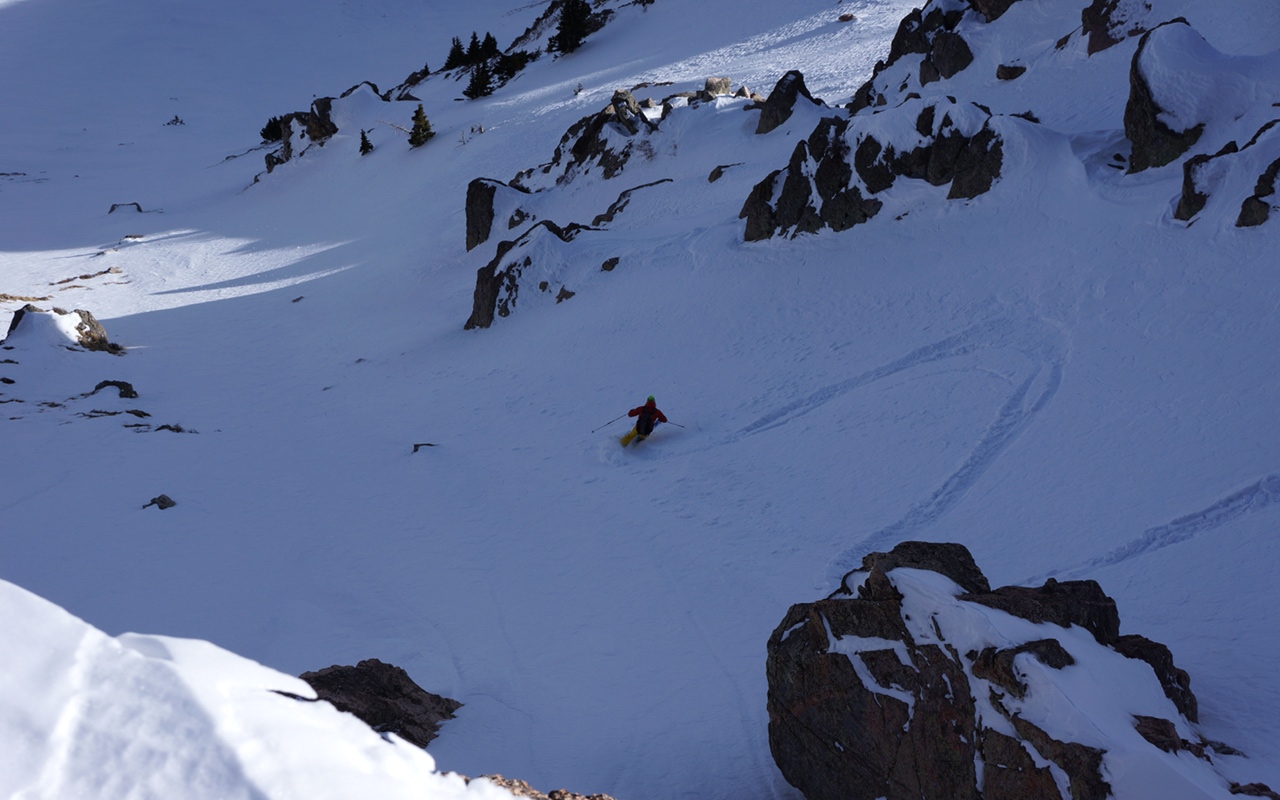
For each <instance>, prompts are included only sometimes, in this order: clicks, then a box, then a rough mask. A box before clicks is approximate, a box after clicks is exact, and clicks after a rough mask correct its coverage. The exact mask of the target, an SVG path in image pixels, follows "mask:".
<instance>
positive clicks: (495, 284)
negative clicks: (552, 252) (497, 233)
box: [463, 220, 590, 330]
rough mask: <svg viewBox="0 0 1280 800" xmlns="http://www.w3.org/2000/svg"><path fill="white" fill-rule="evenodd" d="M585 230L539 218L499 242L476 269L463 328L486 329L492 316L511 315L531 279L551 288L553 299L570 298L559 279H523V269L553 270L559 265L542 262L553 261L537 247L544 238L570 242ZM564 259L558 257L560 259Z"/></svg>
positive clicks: (541, 287)
mask: <svg viewBox="0 0 1280 800" xmlns="http://www.w3.org/2000/svg"><path fill="white" fill-rule="evenodd" d="M584 230H590V229H589V228H588V227H587V226H585V225H579V224H577V223H570V224H568V225H566V226H564V227H560V226H559V225H557V224H555V223H554V222H552V221H551V220H542V221H541V222H537V223H535V224H534V225H533V226H532V227H530V228H529V230H527V231H525V232H524V233H523V234H521V235H520V236H519V237H517V238H516V239H513V240H509V241H503V242H499V243H498V250H497V253H496V254H495V255H494V257H493V259H492V260H491V261H490V262H489V263H488V264H486V265H484V266H483V267H481V268H480V269H479V270H478V271H477V274H476V288H475V292H474V293H473V295H472V303H471V316H470V317H469V318H468V319H467V322H466V324H465V325H464V326H463V327H464V329H466V330H471V329H473V328H487V327H489V326H490V325H492V324H493V320H494V317H495V316H497V317H505V316H508V315H510V314H511V312H512V311H514V310H515V307H516V303H517V301H518V300H519V298H520V296H521V293H522V288H525V289H527V288H528V286H527V284H529V283H530V282H532V283H534V285H535V286H536V287H537V289H538V291H541V292H546V293H552V290H553V289H554V290H555V291H554V292H553V296H554V297H556V298H557V300H556V302H560V301H562V300H565V299H568V298H569V297H572V296H573V294H574V293H573V292H571V291H567V290H566V288H565V287H564V285H563V283H560V282H559V281H557V282H556V283H555V285H553V283H552V281H551V280H537V279H536V278H534V279H531V280H525V281H523V282H522V280H521V279H522V278H523V277H525V273H526V272H528V271H531V269H533V268H535V267H540V268H542V269H544V270H547V269H550V270H552V271H554V267H555V266H558V265H552V264H547V263H543V262H549V261H552V259H551V258H550V257H548V254H547V251H546V249H545V248H540V246H541V245H543V244H544V243H545V240H546V238H547V237H551V238H552V240H553V241H558V242H560V243H562V244H563V243H568V242H571V241H573V239H574V237H576V236H577V235H578V234H579V233H581V232H582V231H584ZM531 249H532V252H531ZM535 252H536V253H537V254H538V256H539V258H538V259H537V262H535V259H534V253H535ZM563 260H564V259H560V261H561V262H562V261H563ZM544 274H546V273H545V272H544Z"/></svg>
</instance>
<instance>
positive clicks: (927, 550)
mask: <svg viewBox="0 0 1280 800" xmlns="http://www.w3.org/2000/svg"><path fill="white" fill-rule="evenodd" d="M899 567H910V568H911V569H927V570H929V571H930V572H936V573H938V574H939V575H946V576H947V577H948V578H950V579H951V580H953V581H955V582H956V585H958V586H960V587H961V588H963V589H964V590H965V591H966V592H972V593H976V594H985V593H987V592H990V591H991V584H990V583H988V582H987V576H986V575H983V574H982V570H981V569H979V568H978V565H977V563H976V562H975V561H974V560H973V555H972V554H971V553H970V552H969V548H967V547H965V546H964V545H962V544H951V543H948V542H903V543H901V544H899V545H898V546H897V547H895V548H893V549H892V550H890V551H889V552H888V553H868V554H867V555H865V556H863V557H862V566H861V567H859V568H858V569H857V570H855V572H888V571H890V570H894V569H898V568H899ZM850 574H853V573H850ZM845 577H846V578H847V577H848V576H847V575H846V576H845Z"/></svg>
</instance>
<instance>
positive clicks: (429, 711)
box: [299, 658, 462, 747]
mask: <svg viewBox="0 0 1280 800" xmlns="http://www.w3.org/2000/svg"><path fill="white" fill-rule="evenodd" d="M299 677H301V678H302V680H304V681H306V682H307V683H309V684H310V685H311V688H312V689H314V690H315V692H316V696H317V697H318V698H319V699H320V700H326V701H328V702H330V703H332V704H333V705H334V706H335V707H336V708H337V709H338V710H339V711H346V712H348V713H351V714H354V715H355V716H356V717H358V718H359V719H360V720H361V721H363V722H364V723H365V724H366V725H368V726H369V727H371V728H373V729H374V730H375V731H377V732H379V733H394V734H397V735H399V736H400V737H401V738H403V739H404V740H406V741H408V742H411V743H412V744H415V745H417V746H418V747H426V746H427V744H428V743H429V742H430V741H431V740H432V739H434V738H436V735H437V733H438V732H439V730H440V724H441V723H442V722H444V721H445V720H449V719H453V717H454V713H453V712H455V711H457V710H458V709H459V708H461V707H462V704H461V703H459V702H458V701H457V700H451V699H449V698H447V697H441V696H440V695H438V694H432V693H431V692H428V691H426V690H425V689H423V688H422V687H421V686H419V685H418V684H416V683H414V682H413V679H412V678H410V677H409V674H408V673H407V672H405V671H404V670H403V669H401V668H400V667H396V666H393V665H391V664H386V663H383V662H382V661H379V660H378V659H376V658H370V659H366V660H364V661H361V662H360V663H359V664H357V665H356V666H354V667H349V666H332V667H326V668H324V669H322V670H318V671H316V672H304V673H302V675H300V676H299Z"/></svg>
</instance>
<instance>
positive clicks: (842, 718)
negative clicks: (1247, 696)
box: [766, 542, 1221, 800]
mask: <svg viewBox="0 0 1280 800" xmlns="http://www.w3.org/2000/svg"><path fill="white" fill-rule="evenodd" d="M928 573H935V574H936V575H935V577H933V578H929V577H925V576H926V575H927V574H928ZM945 579H949V581H950V582H949V583H946V582H945ZM939 581H944V583H939ZM944 585H951V586H954V589H952V590H951V591H952V592H953V593H952V594H948V593H947V591H946V590H944V589H943V588H942V587H943V586H944ZM975 604H980V605H982V606H986V607H988V608H997V609H1000V610H1001V611H1004V612H1006V613H1007V614H1009V615H1012V618H1017V619H1018V620H1026V621H1030V622H1034V623H1048V624H1045V625H1041V626H1040V627H1039V628H1038V629H1037V632H1038V633H1043V634H1050V635H1049V636H1043V637H1042V638H1039V639H1033V640H1027V641H1021V642H1019V641H1018V640H1017V639H1013V640H1012V641H1010V639H1009V636H1010V635H1011V633H1012V632H1013V631H1026V630H1027V628H1026V627H1025V625H1026V623H1025V622H1021V621H1016V620H1014V621H1008V622H998V620H1001V619H1002V620H1011V617H1005V616H1000V617H993V616H990V615H991V614H993V613H994V612H991V611H983V610H980V609H979V608H978V607H977V606H976V605H975ZM968 609H972V610H968ZM988 625H990V626H994V627H992V628H991V629H990V631H989V632H988V631H987V630H986V628H985V626H988ZM1072 625H1080V626H1083V627H1084V628H1086V629H1087V630H1088V631H1090V632H1091V633H1092V634H1093V636H1094V637H1095V639H1097V643H1094V642H1091V641H1089V639H1088V638H1087V637H1086V638H1081V637H1080V636H1078V635H1075V634H1071V635H1068V628H1069V627H1070V626H1072ZM1118 630H1119V616H1118V614H1117V613H1116V611H1115V603H1114V601H1112V600H1111V598H1109V597H1107V596H1106V595H1105V594H1104V593H1103V592H1102V590H1101V587H1099V586H1098V585H1097V583H1095V582H1093V581H1063V582H1057V581H1048V582H1046V584H1045V585H1044V586H1042V587H1040V588H1029V587H1002V588H1000V589H996V590H994V591H992V590H990V588H989V584H988V582H987V579H986V577H985V576H984V575H983V574H982V572H981V571H980V570H979V569H978V567H977V565H976V564H975V563H974V561H973V558H972V556H971V555H970V554H969V552H968V550H967V549H966V548H964V547H963V546H961V545H957V544H937V543H926V542H906V543H903V544H900V545H898V546H897V547H895V548H894V549H893V550H892V551H890V552H889V553H872V554H869V555H867V556H866V557H865V558H864V559H863V562H862V566H861V568H860V569H858V570H855V571H853V572H851V573H849V575H846V576H845V580H844V582H843V584H842V587H841V590H840V591H838V592H836V593H835V594H833V595H832V596H830V597H828V598H827V599H825V600H818V601H816V602H813V603H805V604H799V605H795V606H792V607H791V608H790V609H789V610H788V611H787V613H786V615H785V617H784V618H783V620H782V622H781V623H780V624H779V625H778V627H777V628H776V629H775V630H774V632H773V635H772V636H771V637H770V639H769V644H768V661H767V665H766V672H767V676H768V682H769V693H768V710H769V743H770V749H771V750H772V752H773V755H774V759H775V761H776V762H777V763H778V767H779V769H780V770H781V771H782V774H783V776H784V777H785V778H786V779H787V780H788V781H789V782H790V783H791V784H792V785H793V786H796V787H797V788H798V789H800V791H801V792H803V793H804V795H805V797H806V798H808V800H875V799H879V798H885V799H887V800H907V799H908V798H910V800H944V799H945V800H953V799H954V798H961V799H962V800H1105V798H1108V797H1109V796H1110V795H1111V793H1112V788H1113V787H1112V786H1111V785H1110V783H1109V777H1108V776H1109V774H1110V773H1109V770H1108V769H1107V767H1106V766H1105V759H1106V757H1107V750H1106V749H1104V748H1101V747H1097V746H1094V742H1096V738H1095V739H1091V740H1090V743H1089V744H1085V743H1081V742H1076V741H1072V740H1071V736H1072V733H1071V731H1074V730H1079V729H1080V727H1079V726H1080V725H1081V724H1084V725H1085V727H1088V723H1082V721H1081V720H1079V719H1077V720H1076V721H1074V722H1063V723H1062V725H1063V727H1062V730H1061V731H1054V730H1051V729H1049V728H1048V727H1046V724H1053V723H1054V720H1055V718H1056V717H1057V714H1058V712H1056V711H1055V712H1053V713H1052V714H1051V715H1050V716H1049V717H1048V718H1045V717H1044V714H1045V710H1046V709H1047V708H1052V709H1056V708H1058V707H1059V704H1061V703H1062V702H1064V700H1065V702H1066V703H1067V704H1068V706H1069V705H1070V703H1071V702H1072V701H1071V700H1070V698H1069V696H1068V697H1066V698H1060V697H1059V696H1058V695H1057V694H1054V692H1059V691H1066V692H1070V691H1071V689H1069V688H1067V687H1071V686H1072V685H1074V682H1075V678H1073V677H1072V676H1071V675H1069V674H1067V672H1066V671H1068V670H1075V669H1080V668H1081V667H1080V666H1079V661H1080V659H1081V658H1084V657H1087V659H1088V663H1091V664H1094V665H1097V664H1100V663H1110V662H1108V661H1107V660H1108V659H1113V660H1114V659H1118V658H1120V657H1119V656H1117V655H1116V653H1114V652H1111V650H1110V649H1109V647H1108V646H1109V645H1111V646H1116V645H1118V647H1117V650H1121V651H1126V652H1123V653H1122V655H1127V653H1130V652H1131V653H1134V654H1135V655H1136V656H1137V657H1139V658H1141V659H1142V660H1144V661H1147V662H1148V663H1152V661H1156V662H1159V661H1160V658H1159V657H1162V656H1163V655H1165V654H1167V653H1168V650H1167V648H1162V651H1163V652H1161V653H1159V654H1158V656H1159V657H1153V656H1151V655H1150V650H1151V648H1150V647H1149V646H1148V644H1146V643H1147V642H1148V640H1145V639H1141V637H1136V639H1134V638H1131V637H1120V636H1119V634H1118ZM1054 631H1058V632H1059V633H1058V634H1056V635H1054V633H1053V632H1054ZM1018 635H1025V634H1018ZM1137 639H1141V642H1138V641H1137ZM991 641H996V642H1008V643H1009V644H1008V645H991V644H986V643H989V642H991ZM965 642H968V643H970V644H965ZM975 642H976V643H978V644H977V646H976V647H973V649H969V650H967V651H966V652H964V653H962V652H961V650H965V649H966V648H967V647H970V646H971V645H972V644H973V643H975ZM956 643H959V644H960V645H961V646H960V647H957V644H956ZM1149 644H1150V645H1155V643H1149ZM1155 647H1157V648H1159V647H1161V646H1159V645H1155ZM1069 648H1070V649H1069ZM1168 666H1170V667H1172V661H1171V660H1170V661H1169V664H1168ZM1094 669H1095V670H1096V666H1095V667H1094ZM1174 669H1176V668H1174ZM1059 671H1062V675H1063V677H1062V678H1060V679H1054V678H1050V677H1049V676H1051V675H1054V674H1057V673H1058V672H1059ZM1131 671H1132V670H1127V672H1131ZM1159 671H1160V669H1159V668H1157V672H1159ZM1033 674H1034V676H1035V678H1036V679H1035V680H1032V679H1031V677H1032V676H1033ZM1184 674H1185V673H1184ZM1132 680H1133V678H1132V677H1129V678H1128V679H1127V681H1128V682H1126V683H1125V684H1124V685H1123V688H1119V687H1118V688H1117V691H1123V692H1126V693H1128V692H1131V691H1135V690H1134V689H1133V688H1132ZM1046 681H1048V682H1049V685H1051V686H1055V687H1057V688H1054V689H1050V690H1049V692H1050V694H1051V695H1052V696H1051V697H1046V696H1043V694H1042V695H1041V696H1039V698H1038V696H1037V692H1041V693H1043V692H1044V691H1045V690H1044V688H1043V687H1044V686H1045V685H1046ZM1054 681H1059V682H1058V683H1054ZM1084 691H1090V692H1092V691H1095V689H1093V688H1089V689H1086V690H1084ZM1140 691H1141V692H1143V694H1142V697H1143V698H1145V699H1144V700H1143V701H1142V702H1143V703H1146V704H1152V703H1155V702H1156V701H1154V700H1152V699H1151V698H1153V697H1156V698H1158V697H1159V696H1160V687H1159V686H1158V685H1157V682H1156V681H1155V680H1150V682H1149V683H1148V684H1146V685H1145V686H1144V687H1143V688H1142V689H1141V690H1140ZM1163 702H1164V701H1163V699H1161V700H1159V703H1163ZM1037 703H1039V705H1037ZM1037 709H1039V710H1037ZM1075 713H1079V712H1075ZM1141 716H1142V715H1135V724H1136V725H1138V726H1140V732H1141V733H1142V734H1143V736H1144V737H1145V738H1146V739H1147V741H1149V742H1152V743H1153V744H1152V747H1160V748H1162V749H1169V748H1170V747H1176V748H1177V749H1180V750H1189V751H1191V752H1192V753H1193V754H1195V753H1202V752H1203V751H1204V747H1205V745H1204V744H1203V743H1201V744H1192V743H1189V742H1186V741H1185V740H1183V739H1182V738H1181V737H1180V736H1179V735H1178V730H1179V728H1178V725H1177V724H1175V723H1173V722H1170V721H1167V720H1162V719H1157V718H1154V717H1153V718H1151V719H1150V720H1146V721H1144V720H1142V719H1141ZM1046 719H1048V723H1046V721H1045V720H1046ZM1165 723H1167V724H1165ZM1186 724H1190V723H1186ZM1117 746H1119V745H1117ZM1123 747H1126V748H1132V747H1134V745H1132V744H1131V743H1128V740H1126V743H1125V744H1124V745H1123ZM1126 752H1127V751H1126ZM1120 757H1121V758H1122V759H1123V758H1128V757H1129V756H1128V755H1123V754H1122V755H1121V756H1120ZM1121 763H1128V762H1126V761H1122V762H1121ZM1204 764H1205V767H1204V768H1205V769H1212V766H1211V764H1210V763H1209V762H1207V761H1205V762H1204ZM1055 771H1056V772H1055ZM1055 774H1057V775H1060V776H1065V779H1066V782H1067V784H1069V786H1068V788H1067V791H1065V792H1064V791H1061V790H1060V787H1059V785H1058V781H1057V779H1056V778H1055ZM1169 774H1170V776H1173V775H1175V774H1176V773H1173V772H1170V773H1169ZM979 776H981V777H979ZM1170 780H1183V778H1173V777H1171V778H1170ZM1188 780H1189V779H1188ZM1215 780H1221V779H1220V778H1215ZM1130 788H1132V787H1130Z"/></svg>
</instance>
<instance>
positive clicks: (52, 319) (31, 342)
mask: <svg viewBox="0 0 1280 800" xmlns="http://www.w3.org/2000/svg"><path fill="white" fill-rule="evenodd" d="M3 341H4V344H5V346H6V347H23V348H30V347H39V346H41V345H53V346H56V347H82V348H84V349H85V350H102V351H104V352H108V353H114V354H117V355H118V354H120V353H123V352H124V348H123V347H121V346H120V345H118V344H114V343H113V342H111V341H110V340H109V339H108V338H107V332H106V330H105V329H104V328H103V327H102V324H101V323H100V322H98V320H97V319H96V318H95V317H94V316H93V314H91V313H90V312H88V311H85V310H84V309H82V308H77V309H75V310H74V311H64V310H63V309H60V308H55V309H53V310H51V311H45V310H44V309H42V308H37V307H36V306H34V305H31V304H30V303H28V304H27V305H25V306H23V307H22V308H20V309H18V310H17V311H16V312H14V315H13V319H12V320H10V322H9V332H8V333H7V334H6V336H5V338H4V340H3Z"/></svg>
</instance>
